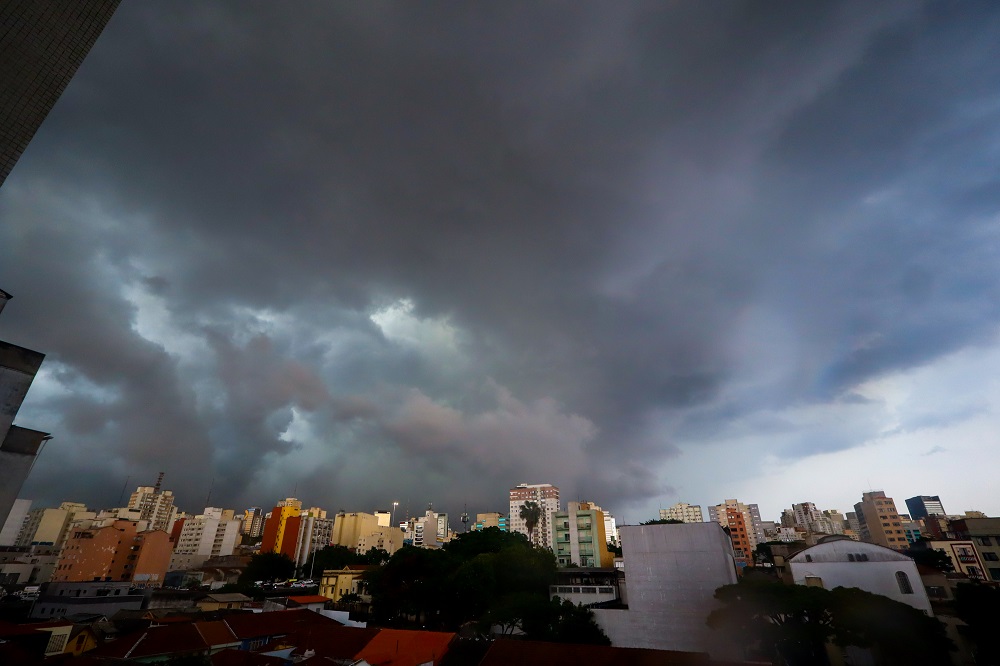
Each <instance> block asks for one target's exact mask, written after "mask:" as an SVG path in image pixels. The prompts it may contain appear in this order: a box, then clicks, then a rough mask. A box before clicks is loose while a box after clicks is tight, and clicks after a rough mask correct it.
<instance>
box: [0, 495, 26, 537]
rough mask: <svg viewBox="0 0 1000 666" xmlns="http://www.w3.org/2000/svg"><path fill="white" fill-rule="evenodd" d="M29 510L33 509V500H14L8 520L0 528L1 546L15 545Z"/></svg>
mask: <svg viewBox="0 0 1000 666" xmlns="http://www.w3.org/2000/svg"><path fill="white" fill-rule="evenodd" d="M29 511H31V500H29V499H18V500H14V504H13V506H12V507H11V509H10V513H9V514H8V515H7V520H6V521H5V522H4V524H3V528H2V529H0V546H13V545H14V542H15V541H17V537H18V535H19V534H20V533H21V526H22V525H24V521H25V520H26V519H27V517H28V512H29Z"/></svg>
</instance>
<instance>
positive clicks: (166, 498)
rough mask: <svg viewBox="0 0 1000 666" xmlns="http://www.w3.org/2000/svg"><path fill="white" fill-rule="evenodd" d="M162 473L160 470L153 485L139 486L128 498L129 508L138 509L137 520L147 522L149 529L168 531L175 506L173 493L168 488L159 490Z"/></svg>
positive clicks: (175, 515) (174, 516)
mask: <svg viewBox="0 0 1000 666" xmlns="http://www.w3.org/2000/svg"><path fill="white" fill-rule="evenodd" d="M162 481H163V473H162V472H160V476H159V478H157V480H156V485H155V486H139V487H138V488H136V489H135V492H134V493H132V496H131V497H129V500H128V508H129V509H138V510H139V520H145V521H147V522H148V523H149V529H151V530H163V531H164V532H170V528H171V527H173V524H174V518H176V517H177V508H176V507H175V506H174V494H173V492H171V491H169V490H161V489H160V483H161V482H162Z"/></svg>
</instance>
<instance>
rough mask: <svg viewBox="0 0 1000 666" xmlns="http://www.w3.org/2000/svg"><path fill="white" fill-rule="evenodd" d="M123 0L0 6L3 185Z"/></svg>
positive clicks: (19, 1) (30, 0)
mask: <svg viewBox="0 0 1000 666" xmlns="http://www.w3.org/2000/svg"><path fill="white" fill-rule="evenodd" d="M119 2H121V0H73V2H52V1H51V0H6V2H4V3H2V4H0V62H2V63H3V66H2V67H0V186H2V185H3V182H4V181H5V180H6V179H7V175H8V174H9V173H10V171H11V169H13V168H14V165H15V164H16V163H17V160H18V158H20V157H21V154H22V153H23V152H24V150H25V148H27V147H28V143H29V142H30V141H31V138H32V137H33V136H34V135H35V132H36V131H38V128H39V127H40V126H41V124H42V122H43V121H44V120H45V117H46V116H48V114H49V111H51V110H52V107H53V106H54V105H55V103H56V100H58V99H59V96H60V95H61V94H62V92H63V90H65V89H66V85H67V84H68V83H69V81H70V79H71V78H73V75H74V74H76V70H77V69H78V68H79V67H80V63H82V62H83V59H84V58H85V57H86V56H87V54H88V53H89V52H90V49H91V47H93V45H94V42H95V41H97V38H98V37H99V36H100V34H101V31H103V30H104V26H105V25H107V23H108V21H109V20H110V19H111V15H112V14H114V12H115V9H117V7H118V4H119Z"/></svg>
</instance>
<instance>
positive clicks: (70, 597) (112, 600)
mask: <svg viewBox="0 0 1000 666" xmlns="http://www.w3.org/2000/svg"><path fill="white" fill-rule="evenodd" d="M131 588H132V584H131V583H129V582H116V581H87V582H60V583H48V584H46V585H43V586H42V589H41V592H40V594H39V595H38V600H37V601H36V602H35V604H34V606H32V607H31V617H33V618H43V619H47V618H52V617H65V616H67V615H76V614H78V613H83V614H88V615H90V614H94V615H103V616H105V617H111V616H112V615H114V614H115V613H117V612H118V611H120V610H139V609H140V608H142V602H143V599H144V596H143V595H142V594H138V593H136V592H134V591H132V589H131Z"/></svg>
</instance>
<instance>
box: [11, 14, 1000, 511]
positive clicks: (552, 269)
mask: <svg viewBox="0 0 1000 666" xmlns="http://www.w3.org/2000/svg"><path fill="white" fill-rule="evenodd" d="M997 34H1000V24H998V12H997V11H996V9H995V8H994V7H992V6H990V5H989V4H986V3H963V4H961V5H957V4H942V5H938V4H930V5H917V4H914V3H903V4H899V5H897V4H892V3H880V4H879V5H877V6H871V5H868V4H857V5H850V4H844V3H829V4H823V3H820V4H810V5H801V4H797V3H787V4H772V5H767V6H762V5H760V4H759V3H687V4H681V5H679V6H674V7H667V6H664V5H659V4H643V3H635V4H627V5H620V4H619V5H615V6H614V7H611V6H608V5H601V4H584V5H574V6H573V7H572V8H571V7H569V6H568V5H547V6H542V7H537V6H532V5H511V4H507V5H495V6H475V7H470V6H464V5H459V4H436V5H421V6H417V5H412V6H409V5H408V6H394V5H387V4H375V3H363V4H351V3H341V4H336V5H330V4H329V3H318V4H305V3H297V4H296V5H294V6H289V5H280V6H279V5H273V4H265V3H259V4H252V5H249V6H248V5H245V4H241V5H240V6H238V7H237V6H235V5H233V6H226V5H222V4H219V5H214V6H210V7H198V8H188V10H187V11H186V12H176V11H172V10H171V11H167V10H164V9H163V8H160V7H156V6H151V5H146V4H142V3H125V4H124V5H123V6H122V7H121V9H120V10H119V12H118V14H117V15H116V16H115V18H114V19H113V21H112V23H111V24H110V26H109V28H108V30H107V32H106V33H105V34H104V36H103V37H102V39H101V41H100V42H99V43H98V45H97V47H96V48H95V50H94V51H93V53H92V54H91V56H90V58H89V59H88V60H87V62H86V63H85V65H84V66H83V68H82V69H81V71H80V73H79V75H78V76H77V78H76V79H75V80H74V82H73V84H72V85H71V86H70V88H69V89H68V90H67V92H66V94H65V95H64V97H63V99H62V100H61V101H60V103H59V105H58V106H57V108H56V109H55V110H54V112H53V113H52V115H51V117H50V119H49V120H48V121H47V123H46V125H45V126H44V127H43V129H42V131H41V132H39V134H38V137H37V138H36V139H35V141H34V143H33V144H32V146H31V148H30V149H29V151H28V152H27V153H26V154H25V156H24V158H23V159H22V161H21V163H20V164H19V165H18V167H17V169H16V170H15V171H14V173H13V174H12V176H11V178H10V179H8V181H7V184H6V185H5V187H4V190H3V193H2V194H0V215H2V216H3V219H4V228H3V230H2V231H0V234H2V236H0V240H2V242H3V245H2V246H0V261H2V264H0V279H2V280H3V284H2V285H0V286H2V287H3V288H4V289H6V290H8V291H11V292H12V293H14V294H15V296H16V297H17V300H15V301H14V302H13V303H14V304H16V305H17V308H14V306H13V304H12V306H11V307H10V308H9V309H8V311H6V312H5V317H4V320H3V326H4V330H5V331H11V332H12V334H11V335H9V336H8V337H9V338H10V339H12V340H13V341H17V339H16V338H20V340H21V341H28V342H29V343H30V345H31V346H33V347H36V348H38V349H41V350H42V351H46V352H47V353H48V354H49V359H50V361H52V362H54V363H58V364H59V367H60V368H62V369H63V370H62V372H64V373H68V374H66V375H64V376H62V377H60V375H59V374H58V373H54V374H53V375H52V376H51V377H50V378H49V379H47V380H46V381H47V382H49V383H50V384H51V385H50V386H48V385H42V386H39V387H36V389H35V390H38V391H49V390H51V391H53V395H51V396H50V395H48V394H47V393H46V395H45V396H41V397H39V398H37V406H36V407H35V408H34V409H35V410H36V411H35V412H33V413H34V414H35V415H36V416H37V417H39V418H40V417H42V416H45V417H46V418H48V419H50V420H52V421H53V423H52V424H48V423H47V424H44V425H45V429H47V430H53V431H56V430H58V429H59V428H63V429H64V431H65V434H64V435H61V436H60V439H70V438H72V441H73V447H74V448H75V449H76V450H77V451H79V460H81V461H82V460H88V461H92V460H94V459H100V460H103V461H106V464H104V465H90V468H93V469H101V470H103V471H106V470H107V469H109V468H111V469H115V470H120V473H121V475H122V476H124V475H126V474H130V473H135V474H137V475H145V476H147V477H151V476H152V475H154V474H155V472H156V471H157V470H159V469H165V470H166V471H167V472H168V478H169V479H171V482H172V484H173V487H175V488H176V489H177V490H178V491H179V492H180V493H181V496H182V499H183V500H184V501H185V502H188V503H189V505H188V508H189V509H194V508H196V506H195V504H196V503H197V502H199V501H200V497H201V496H202V493H203V492H204V488H205V487H206V486H207V485H208V484H209V483H211V479H212V478H215V479H217V481H216V483H217V484H219V485H218V488H219V493H220V495H218V496H221V497H225V498H226V501H228V502H237V501H239V502H252V503H268V502H271V501H273V500H274V499H275V497H274V496H273V495H281V494H287V493H290V492H292V489H295V488H296V487H297V490H296V492H298V493H299V494H300V495H303V496H305V494H306V493H308V494H309V497H306V501H307V502H310V503H313V504H322V503H325V502H331V503H340V504H342V505H345V506H346V507H347V508H366V507H369V506H370V505H374V504H379V505H381V506H385V505H386V504H387V502H391V501H392V500H393V499H400V496H402V495H405V496H406V498H409V499H411V500H412V501H413V502H412V503H413V504H414V505H419V504H420V503H421V501H423V500H424V499H426V500H427V501H435V502H437V503H438V505H439V506H442V505H444V504H446V503H448V502H450V503H452V506H451V509H450V510H451V511H452V512H453V513H457V507H455V506H454V503H457V502H464V501H468V502H469V503H470V508H473V507H472V505H473V504H475V505H476V508H479V509H480V510H485V509H487V508H496V507H497V506H501V507H502V505H503V502H504V491H505V489H506V488H507V487H508V486H509V485H511V484H514V483H517V482H520V481H529V482H536V481H552V482H555V483H558V484H561V485H562V486H563V487H564V489H565V490H564V494H565V495H566V496H567V497H576V496H579V497H580V498H586V497H590V496H591V495H593V499H594V500H596V501H598V502H599V503H601V504H602V505H605V504H606V505H610V506H611V507H612V508H615V507H616V506H618V505H624V504H626V503H628V502H632V501H641V500H642V499H644V498H648V497H650V496H652V495H657V494H665V495H669V494H670V492H671V491H670V486H671V484H673V483H674V480H673V479H672V478H671V475H670V472H669V461H670V460H671V458H673V457H674V456H676V455H678V454H679V453H681V452H684V453H685V454H689V453H691V447H693V446H696V445H698V444H700V443H704V442H706V441H710V440H711V439H712V437H713V434H715V435H723V434H725V433H727V432H732V431H738V430H740V429H742V428H745V427H747V424H757V425H758V427H760V428H762V429H763V430H764V431H767V429H768V428H781V427H784V426H781V425H780V424H779V423H777V422H776V421H775V420H774V419H771V417H770V416H769V415H770V414H771V413H772V412H773V411H774V410H780V409H781V408H783V407H788V406H791V405H796V404H824V403H827V402H830V403H838V402H850V401H851V400H852V398H851V396H852V395H857V394H855V393H852V392H851V387H853V386H855V385H856V384H858V383H859V382H862V381H864V380H866V379H868V378H871V377H875V376H878V375H879V374H881V373H884V372H888V371H892V370H894V369H900V368H906V367H910V366H912V365H914V364H919V363H923V362H926V361H927V360H929V359H933V358H936V357H939V356H940V355H942V354H945V353H947V352H949V351H951V350H954V349H957V348H960V347H962V346H964V345H967V344H972V343H976V342H981V341H983V340H985V339H987V338H988V337H989V336H991V335H992V334H993V333H994V331H995V329H996V324H997V319H998V314H1000V313H998V312H997V306H996V303H998V302H1000V300H998V299H997V295H998V284H997V279H996V275H995V270H993V267H994V266H995V264H996V241H995V237H996V232H995V227H991V226H990V224H992V216H994V215H995V214H996V201H997V199H996V196H995V194H996V191H997V188H998V185H997V182H998V179H997V174H996V169H995V154H994V153H993V152H992V150H993V149H992V148H990V146H993V145H996V143H995V142H996V140H997V138H998V136H997V129H996V127H997V124H996V120H997V115H998V113H1000V109H998V108H997V105H996V103H995V93H994V88H995V81H997V80H1000V53H998V50H1000V46H998V45H1000V40H997V39H996V36H997ZM74 377H77V379H74ZM46 386H48V388H46ZM60 386H61V387H63V388H64V390H63V391H62V392H61V393H60V392H59V390H57V387H60ZM80 386H83V387H84V388H79V387H80ZM745 386H752V388H749V389H748V388H744V387H745ZM74 387H76V388H74ZM87 387H90V388H89V389H88V388H87ZM88 390H89V393H88ZM845 391H847V393H846V394H845V393H844V392H845ZM57 394H58V395H57ZM29 407H30V405H29ZM777 421H780V419H778V420H777ZM766 422H769V423H770V425H768V424H767V423H766ZM866 424H867V422H866ZM28 425H31V424H28ZM35 425H36V426H38V427H41V426H42V424H35ZM795 427H796V426H795V425H794V424H792V425H788V426H787V428H789V429H793V430H794V428H795ZM865 427H868V426H867V425H866V426H865ZM865 427H852V428H845V429H844V430H843V431H840V432H832V433H825V434H823V435H822V436H817V433H814V432H806V433H804V434H803V439H804V440H808V441H804V442H802V444H801V445H800V446H797V447H795V448H794V451H792V450H788V451H784V450H782V451H780V452H777V453H781V454H782V455H808V454H810V453H812V452H817V451H829V450H835V449H838V448H843V447H847V446H852V445H855V444H858V443H860V442H858V439H863V438H864V437H865V434H866V432H867V431H866V430H865ZM55 446H56V444H55V443H54V444H53V447H55ZM685 447H687V450H686V448H685ZM57 467H58V465H57V464H56V461H46V460H42V461H41V462H40V463H39V467H38V469H37V470H36V472H35V475H34V478H33V480H32V483H33V484H35V485H34V486H33V489H34V491H35V492H37V493H39V494H41V493H43V492H45V493H49V494H51V495H56V494H57V493H52V492H51V491H46V490H43V488H44V487H45V485H46V483H47V482H46V481H45V480H44V479H51V478H54V475H55V474H56V472H55V471H54V470H55V469H56V468H57ZM79 492H84V491H83V490H80V491H79ZM213 496H216V495H213ZM330 508H333V507H330Z"/></svg>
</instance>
